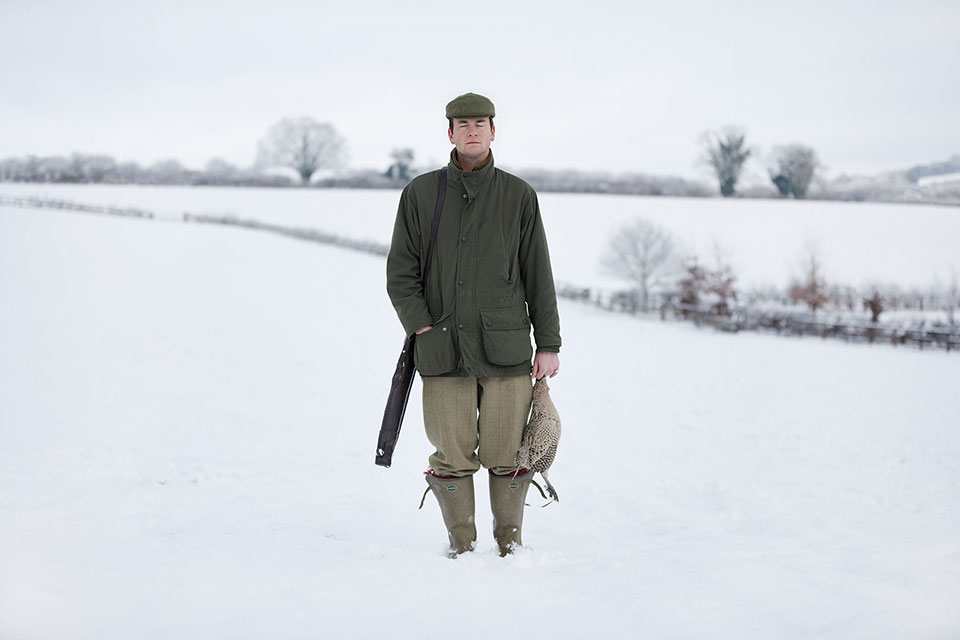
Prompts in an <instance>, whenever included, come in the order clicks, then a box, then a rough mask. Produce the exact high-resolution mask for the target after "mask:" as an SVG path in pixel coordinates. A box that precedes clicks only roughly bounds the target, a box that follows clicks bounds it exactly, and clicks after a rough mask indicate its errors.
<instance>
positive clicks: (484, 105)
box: [447, 93, 497, 118]
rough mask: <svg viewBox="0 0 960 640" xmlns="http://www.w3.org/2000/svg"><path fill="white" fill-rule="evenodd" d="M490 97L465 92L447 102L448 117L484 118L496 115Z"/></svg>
mask: <svg viewBox="0 0 960 640" xmlns="http://www.w3.org/2000/svg"><path fill="white" fill-rule="evenodd" d="M496 115H497V114H496V113H494V110H493V103H492V102H490V98H488V97H486V96H481V95H479V94H476V93H465V94H463V95H462V96H457V97H456V98H454V99H453V100H451V101H450V102H448V103H447V117H448V118H474V117H476V118H484V117H487V116H490V117H491V118H492V117H494V116H496Z"/></svg>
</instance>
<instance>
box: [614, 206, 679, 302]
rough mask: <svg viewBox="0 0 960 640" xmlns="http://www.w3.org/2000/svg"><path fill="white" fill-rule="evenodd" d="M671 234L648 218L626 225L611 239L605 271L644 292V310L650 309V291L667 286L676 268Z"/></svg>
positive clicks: (641, 298) (641, 297)
mask: <svg viewBox="0 0 960 640" xmlns="http://www.w3.org/2000/svg"><path fill="white" fill-rule="evenodd" d="M674 249H675V242H674V240H673V236H672V235H670V232H668V231H667V230H665V229H664V228H663V227H661V226H659V225H657V224H655V223H653V222H650V221H649V220H646V219H644V218H638V219H636V220H634V221H633V222H630V223H628V224H625V225H623V226H622V227H620V229H618V230H617V231H616V232H615V233H614V234H613V235H612V236H611V237H610V240H609V242H608V244H607V252H606V253H605V254H604V256H603V258H602V259H601V262H602V265H603V267H604V269H605V270H606V271H607V272H608V273H610V274H612V275H614V276H616V277H618V278H622V279H624V280H627V281H628V282H632V283H633V284H634V285H636V286H637V287H638V288H639V290H640V308H641V310H642V311H648V310H649V308H650V288H651V287H654V286H656V285H658V284H661V283H662V282H663V279H664V277H665V276H667V275H668V273H669V272H670V271H671V269H672V268H673V266H674Z"/></svg>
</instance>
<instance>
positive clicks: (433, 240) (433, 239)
mask: <svg viewBox="0 0 960 640" xmlns="http://www.w3.org/2000/svg"><path fill="white" fill-rule="evenodd" d="M446 194H447V168H446V167H444V168H443V169H441V170H440V191H439V192H438V193H437V208H436V209H434V210H433V225H431V227H430V244H428V245H427V264H425V265H424V267H423V290H424V291H426V290H427V275H429V273H430V263H431V262H433V249H434V246H435V245H436V244H437V228H438V227H439V226H440V212H441V211H442V210H443V197H444V196H445V195H446Z"/></svg>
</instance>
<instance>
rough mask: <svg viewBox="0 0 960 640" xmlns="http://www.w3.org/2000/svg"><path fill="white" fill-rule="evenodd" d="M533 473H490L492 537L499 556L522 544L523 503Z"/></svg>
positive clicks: (511, 551)
mask: <svg viewBox="0 0 960 640" xmlns="http://www.w3.org/2000/svg"><path fill="white" fill-rule="evenodd" d="M532 479H533V473H532V472H530V471H526V472H525V473H523V474H522V475H519V474H518V475H517V476H513V475H512V474H511V475H508V476H498V475H494V474H493V473H491V474H490V509H491V510H492V511H493V537H494V538H496V540H497V546H499V547H500V557H503V556H505V555H507V554H509V553H513V550H514V549H515V548H517V547H520V546H522V545H523V543H522V542H521V540H520V529H521V527H522V525H523V504H524V501H525V500H526V498H527V489H529V488H530V480H532Z"/></svg>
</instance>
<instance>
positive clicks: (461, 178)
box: [447, 149, 493, 197]
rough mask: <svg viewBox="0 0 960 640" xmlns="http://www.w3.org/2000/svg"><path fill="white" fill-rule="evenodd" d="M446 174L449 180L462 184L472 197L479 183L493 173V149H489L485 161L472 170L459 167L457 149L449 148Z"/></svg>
mask: <svg viewBox="0 0 960 640" xmlns="http://www.w3.org/2000/svg"><path fill="white" fill-rule="evenodd" d="M447 175H448V176H449V179H450V181H451V182H453V183H454V184H460V185H462V186H463V188H464V190H465V191H466V192H467V193H468V194H469V195H470V197H474V196H475V195H476V192H477V189H479V188H480V185H482V184H483V183H484V182H486V181H487V178H489V177H490V176H491V175H493V149H491V150H490V155H489V156H488V157H487V161H486V162H484V163H483V164H482V165H480V166H479V167H477V168H476V169H474V170H473V171H464V170H463V169H462V168H460V164H459V163H458V162H457V150H456V149H451V150H450V162H449V163H448V164H447Z"/></svg>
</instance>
